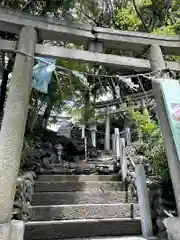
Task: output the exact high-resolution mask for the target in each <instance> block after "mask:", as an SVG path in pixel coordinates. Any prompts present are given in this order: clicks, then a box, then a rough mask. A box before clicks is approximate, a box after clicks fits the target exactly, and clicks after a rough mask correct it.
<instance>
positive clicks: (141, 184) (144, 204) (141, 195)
mask: <svg viewBox="0 0 180 240" xmlns="http://www.w3.org/2000/svg"><path fill="white" fill-rule="evenodd" d="M135 171H136V187H137V195H138V203H139V208H140V216H141V228H142V235H143V237H145V238H148V237H152V236H153V228H152V220H151V212H150V204H149V194H148V189H147V184H146V175H145V171H144V166H143V165H142V164H138V165H136V167H135Z"/></svg>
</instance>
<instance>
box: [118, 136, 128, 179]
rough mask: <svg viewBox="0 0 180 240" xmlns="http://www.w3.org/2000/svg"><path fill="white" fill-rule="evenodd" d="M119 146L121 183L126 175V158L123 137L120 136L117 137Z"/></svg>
mask: <svg viewBox="0 0 180 240" xmlns="http://www.w3.org/2000/svg"><path fill="white" fill-rule="evenodd" d="M119 140H120V141H119V148H120V164H121V175H122V181H123V184H124V183H125V181H126V177H127V171H128V169H127V158H126V152H125V147H126V146H125V139H124V138H120V139H119Z"/></svg>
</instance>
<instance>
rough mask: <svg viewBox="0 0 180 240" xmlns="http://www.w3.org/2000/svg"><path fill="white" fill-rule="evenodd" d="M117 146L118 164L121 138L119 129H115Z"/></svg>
mask: <svg viewBox="0 0 180 240" xmlns="http://www.w3.org/2000/svg"><path fill="white" fill-rule="evenodd" d="M114 132H115V144H116V158H117V162H120V157H121V156H120V136H119V128H115V130H114Z"/></svg>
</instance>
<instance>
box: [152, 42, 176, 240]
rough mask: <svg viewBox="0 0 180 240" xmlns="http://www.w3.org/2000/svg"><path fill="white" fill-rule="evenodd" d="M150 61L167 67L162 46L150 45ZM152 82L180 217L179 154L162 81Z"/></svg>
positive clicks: (163, 75) (155, 64)
mask: <svg viewBox="0 0 180 240" xmlns="http://www.w3.org/2000/svg"><path fill="white" fill-rule="evenodd" d="M149 61H150V65H151V69H152V71H156V70H162V69H166V65H165V62H164V59H163V55H162V52H161V48H160V47H159V46H157V45H153V46H151V47H150V49H149ZM155 77H156V78H160V77H164V78H166V79H167V78H168V75H167V74H161V73H160V72H157V73H156V74H155ZM162 81H164V80H163V78H162ZM165 81H166V80H165ZM152 84H153V89H154V92H155V98H156V110H157V116H158V120H159V125H160V128H161V132H162V135H163V140H164V145H165V149H166V155H167V160H168V165H169V171H170V175H171V180H172V184H173V189H174V194H175V199H176V205H177V210H178V215H179V217H180V159H179V158H178V155H177V152H176V147H175V144H174V139H173V135H172V132H171V128H170V124H169V121H168V118H167V115H166V110H165V105H164V101H163V98H162V93H161V89H160V82H159V81H158V80H157V81H156V80H153V81H152ZM179 227H180V220H179ZM178 237H180V236H178ZM179 239H180V238H179Z"/></svg>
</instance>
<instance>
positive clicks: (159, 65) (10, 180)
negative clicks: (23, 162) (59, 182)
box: [0, 8, 180, 240]
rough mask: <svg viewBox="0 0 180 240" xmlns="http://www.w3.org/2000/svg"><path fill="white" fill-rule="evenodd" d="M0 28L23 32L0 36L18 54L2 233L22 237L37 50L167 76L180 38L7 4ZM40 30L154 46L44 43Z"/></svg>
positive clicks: (50, 35)
mask: <svg viewBox="0 0 180 240" xmlns="http://www.w3.org/2000/svg"><path fill="white" fill-rule="evenodd" d="M0 30H2V31H6V32H12V33H16V34H19V42H18V45H17V43H16V42H15V41H6V40H0V51H2V52H12V53H15V54H16V58H15V64H14V68H13V73H12V80H11V83H10V88H9V93H8V98H7V103H6V107H5V111H4V118H3V122H2V127H1V132H0V183H1V184H0V239H2V240H9V239H14V240H15V239H23V227H24V225H23V223H22V222H14V221H11V218H12V208H13V202H14V194H15V187H16V180H17V176H18V171H19V165H20V158H21V151H22V146H23V138H24V131H25V124H26V119H27V111H28V104H29V96H30V93H31V79H32V67H33V64H34V60H33V57H34V55H35V54H37V55H40V56H43V57H51V58H63V59H71V60H79V61H84V62H91V63H99V64H101V65H104V64H105V65H107V64H108V65H109V66H112V67H115V68H120V69H124V70H135V71H138V72H147V71H150V70H152V71H156V70H158V71H156V72H155V76H156V77H157V78H162V77H166V78H167V77H168V76H167V75H166V74H162V72H161V71H159V70H164V69H166V68H169V69H171V70H173V71H175V72H180V65H179V63H176V62H165V61H164V59H163V54H173V55H180V38H168V37H164V36H155V35H150V34H144V33H136V32H123V31H118V30H112V29H105V28H93V29H92V28H86V27H84V26H78V27H77V26H74V27H73V26H68V27H67V26H65V25H62V24H58V23H57V22H47V20H46V19H43V18H40V17H32V16H29V15H26V14H24V13H19V12H16V11H13V10H7V9H4V8H0ZM37 35H38V36H39V37H40V38H41V40H57V41H58V40H61V41H66V42H67V41H68V42H74V43H76V44H80V45H81V44H83V45H86V43H89V42H91V43H94V41H96V43H97V42H100V43H102V44H103V45H104V46H105V47H107V48H121V49H123V50H133V49H134V48H135V49H136V51H138V52H139V53H142V52H144V51H145V50H147V48H148V47H149V46H150V47H149V49H148V52H149V57H148V59H146V60H145V59H136V58H129V57H123V56H117V55H110V54H103V53H97V52H96V47H94V51H82V50H73V49H66V48H62V47H57V46H48V45H42V44H37ZM96 43H94V44H96ZM16 46H17V47H16ZM91 49H92V48H91ZM162 51H163V54H162ZM160 81H164V80H163V79H162V80H160ZM153 90H154V93H155V98H156V105H157V113H158V117H159V123H160V127H161V131H162V134H163V137H164V144H165V148H166V153H167V157H168V164H169V169H170V174H171V179H172V183H173V187H174V193H175V198H176V203H177V209H178V214H179V216H180V184H179V183H180V162H179V158H178V155H177V152H176V148H175V144H174V139H173V136H172V132H171V129H170V124H169V121H168V118H167V116H166V111H165V106H164V101H163V98H162V93H161V89H160V83H159V80H154V81H153ZM20 236H21V237H20Z"/></svg>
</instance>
